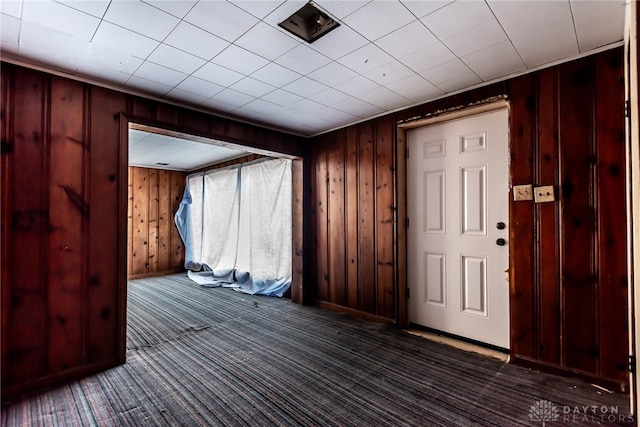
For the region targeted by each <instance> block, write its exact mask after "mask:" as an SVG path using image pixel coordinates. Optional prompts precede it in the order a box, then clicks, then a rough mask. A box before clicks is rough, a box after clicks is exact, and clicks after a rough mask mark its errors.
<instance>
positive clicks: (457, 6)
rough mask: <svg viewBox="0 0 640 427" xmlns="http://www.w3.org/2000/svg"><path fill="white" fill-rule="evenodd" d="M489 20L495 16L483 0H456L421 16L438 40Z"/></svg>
mask: <svg viewBox="0 0 640 427" xmlns="http://www.w3.org/2000/svg"><path fill="white" fill-rule="evenodd" d="M491 20H495V17H494V16H493V13H491V9H489V7H488V6H487V5H486V3H485V2H483V1H457V2H454V3H451V4H448V5H446V6H444V7H442V8H441V9H438V10H437V11H435V12H433V13H431V14H429V15H427V16H425V17H423V18H421V21H422V22H423V23H424V24H425V25H426V26H427V28H429V30H431V32H433V34H435V36H436V37H438V38H439V39H440V40H444V39H448V38H450V37H453V36H455V35H456V34H459V33H461V32H463V31H465V30H468V29H470V28H473V27H475V26H477V25H480V24H482V23H485V22H488V21H491Z"/></svg>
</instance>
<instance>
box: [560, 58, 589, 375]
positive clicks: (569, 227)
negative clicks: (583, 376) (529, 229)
mask: <svg viewBox="0 0 640 427" xmlns="http://www.w3.org/2000/svg"><path fill="white" fill-rule="evenodd" d="M559 72H560V76H559V79H560V80H559V82H560V84H559V88H558V89H559V117H560V118H559V120H560V168H561V170H562V176H561V178H560V179H561V191H560V197H561V203H562V214H561V221H562V228H561V236H560V239H561V240H560V241H561V246H560V250H561V255H560V256H561V259H562V306H563V307H562V309H563V312H564V313H566V314H565V316H563V324H562V329H563V331H562V337H563V343H562V344H563V346H562V347H563V348H562V358H563V363H564V364H565V365H566V366H568V367H571V368H574V369H580V370H582V371H585V372H595V371H596V367H597V365H596V360H597V352H598V348H597V340H598V330H597V327H596V325H597V321H598V319H597V303H598V302H597V295H596V287H597V268H598V266H597V262H598V260H597V258H596V256H597V254H596V252H595V250H594V249H595V248H594V244H595V238H596V234H595V233H596V229H595V217H596V209H597V207H596V206H595V200H594V191H595V188H594V172H595V171H594V168H595V166H596V165H595V162H596V158H595V152H594V143H595V141H594V140H593V126H594V123H593V120H594V118H593V111H594V102H595V100H594V78H595V69H594V66H593V64H592V63H591V62H590V61H589V62H585V61H580V62H574V63H571V64H566V65H564V66H563V67H561V68H560V70H559Z"/></svg>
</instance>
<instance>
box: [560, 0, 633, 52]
mask: <svg viewBox="0 0 640 427" xmlns="http://www.w3.org/2000/svg"><path fill="white" fill-rule="evenodd" d="M625 8H626V6H625V4H624V3H623V2H617V1H575V0H572V1H571V10H572V11H573V19H574V22H575V25H576V32H577V34H578V43H579V45H580V51H581V52H585V51H588V50H590V49H595V48H597V47H600V46H604V45H607V44H610V43H614V42H617V41H620V40H622V39H623V38H624V19H625Z"/></svg>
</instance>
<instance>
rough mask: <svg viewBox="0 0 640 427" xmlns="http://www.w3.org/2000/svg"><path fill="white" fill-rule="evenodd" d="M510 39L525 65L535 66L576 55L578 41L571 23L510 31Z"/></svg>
mask: <svg viewBox="0 0 640 427" xmlns="http://www.w3.org/2000/svg"><path fill="white" fill-rule="evenodd" d="M508 33H509V38H510V39H511V41H512V43H513V45H514V46H515V48H516V50H517V51H518V53H519V54H520V57H521V58H522V60H523V61H524V62H525V64H526V65H527V67H535V66H538V65H542V64H546V63H548V62H552V61H555V60H558V59H562V58H564V57H568V56H573V55H577V54H578V53H579V52H580V51H579V49H578V41H577V39H576V35H575V33H574V31H573V25H572V26H571V27H570V28H568V27H565V28H558V27H551V26H547V27H546V28H545V27H542V28H535V29H532V30H530V31H528V32H527V34H526V35H525V34H522V33H520V32H518V33H516V34H514V33H512V32H510V31H508Z"/></svg>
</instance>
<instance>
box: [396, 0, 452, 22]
mask: <svg viewBox="0 0 640 427" xmlns="http://www.w3.org/2000/svg"><path fill="white" fill-rule="evenodd" d="M401 2H402V4H404V5H405V7H406V8H407V9H409V10H410V11H411V13H413V14H414V15H415V16H417V17H418V18H422V17H423V16H425V15H428V14H430V13H433V12H435V11H436V10H438V9H441V8H443V7H444V6H446V5H448V4H450V3H453V0H446V1H436V0H429V1H425V0H401Z"/></svg>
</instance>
